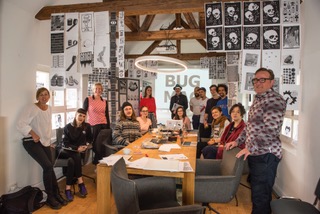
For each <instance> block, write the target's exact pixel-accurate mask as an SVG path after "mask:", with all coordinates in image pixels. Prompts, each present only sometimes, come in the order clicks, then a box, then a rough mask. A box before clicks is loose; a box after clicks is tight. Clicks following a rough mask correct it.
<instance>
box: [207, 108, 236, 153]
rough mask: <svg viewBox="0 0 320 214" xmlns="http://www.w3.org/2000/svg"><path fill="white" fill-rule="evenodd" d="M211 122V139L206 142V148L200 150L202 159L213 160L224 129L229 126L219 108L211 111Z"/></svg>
mask: <svg viewBox="0 0 320 214" xmlns="http://www.w3.org/2000/svg"><path fill="white" fill-rule="evenodd" d="M211 114H212V117H213V121H212V124H211V127H212V131H211V139H210V140H209V141H208V142H207V144H208V145H207V146H206V147H205V148H203V149H202V154H203V157H204V158H210V159H215V158H216V154H217V150H218V149H217V146H218V145H219V143H220V141H221V136H222V133H223V131H224V129H225V128H226V127H227V126H228V125H229V123H230V122H229V120H228V118H227V117H226V116H224V115H223V114H222V109H221V108H220V107H219V106H215V107H213V108H212V109H211Z"/></svg>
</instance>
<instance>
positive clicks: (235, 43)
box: [224, 27, 242, 51]
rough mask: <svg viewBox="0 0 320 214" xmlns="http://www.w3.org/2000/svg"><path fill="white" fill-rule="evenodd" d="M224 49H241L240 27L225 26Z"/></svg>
mask: <svg viewBox="0 0 320 214" xmlns="http://www.w3.org/2000/svg"><path fill="white" fill-rule="evenodd" d="M224 30H225V32H224V35H225V50H226V51H228V50H230V51H235V50H239V51H240V50H241V41H242V40H241V27H225V28H224Z"/></svg>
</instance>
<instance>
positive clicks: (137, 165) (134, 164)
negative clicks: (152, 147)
mask: <svg viewBox="0 0 320 214" xmlns="http://www.w3.org/2000/svg"><path fill="white" fill-rule="evenodd" d="M147 162H148V158H147V157H143V158H140V159H138V160H135V161H132V162H128V163H127V166H128V167H130V168H135V169H143V168H144V166H145V165H146V164H147Z"/></svg>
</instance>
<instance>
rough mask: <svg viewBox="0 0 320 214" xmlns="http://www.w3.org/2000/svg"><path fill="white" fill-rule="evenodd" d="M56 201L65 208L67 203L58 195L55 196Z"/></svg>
mask: <svg viewBox="0 0 320 214" xmlns="http://www.w3.org/2000/svg"><path fill="white" fill-rule="evenodd" d="M55 197H56V200H57V201H58V202H59V203H60V204H61V205H62V206H66V205H67V204H68V201H67V200H66V199H64V198H63V197H62V196H61V195H60V193H58V194H56V195H55Z"/></svg>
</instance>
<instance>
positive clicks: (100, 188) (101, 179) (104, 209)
mask: <svg viewBox="0 0 320 214" xmlns="http://www.w3.org/2000/svg"><path fill="white" fill-rule="evenodd" d="M110 173H111V167H108V166H107V165H103V164H98V165H97V213H98V214H105V213H111V181H110Z"/></svg>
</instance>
